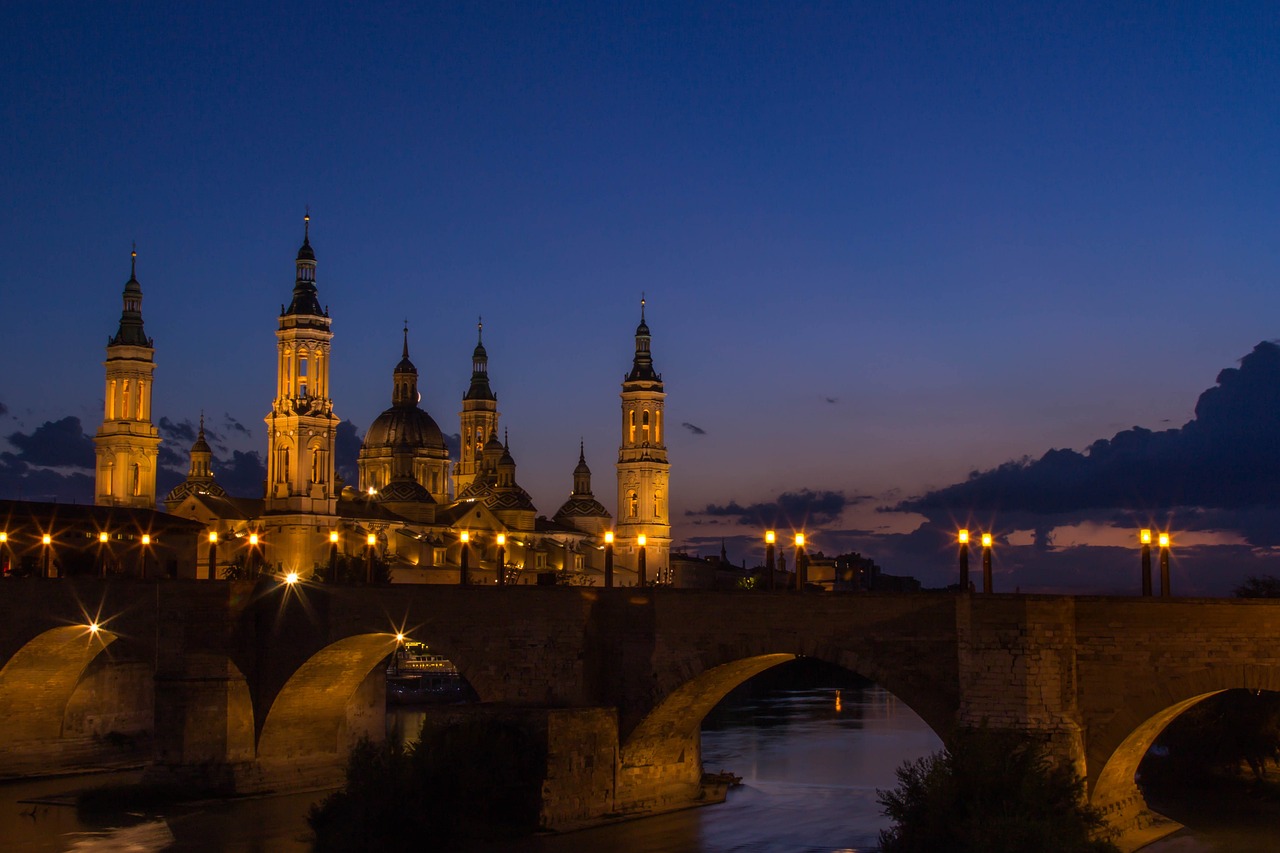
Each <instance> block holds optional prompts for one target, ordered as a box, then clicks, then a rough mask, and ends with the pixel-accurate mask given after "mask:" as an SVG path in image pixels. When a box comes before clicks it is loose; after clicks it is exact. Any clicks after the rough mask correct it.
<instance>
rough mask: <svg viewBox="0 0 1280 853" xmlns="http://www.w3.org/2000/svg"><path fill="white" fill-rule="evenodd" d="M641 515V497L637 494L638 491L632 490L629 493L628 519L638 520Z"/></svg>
mask: <svg viewBox="0 0 1280 853" xmlns="http://www.w3.org/2000/svg"><path fill="white" fill-rule="evenodd" d="M639 514H640V497H639V496H638V495H637V494H636V490H635V489H632V490H630V491H629V492H627V517H628V518H636V517H637V516H638V515H639Z"/></svg>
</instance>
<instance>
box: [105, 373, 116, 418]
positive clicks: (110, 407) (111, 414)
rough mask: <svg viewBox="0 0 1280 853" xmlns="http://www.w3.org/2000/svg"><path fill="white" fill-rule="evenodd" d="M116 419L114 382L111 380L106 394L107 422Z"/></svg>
mask: <svg viewBox="0 0 1280 853" xmlns="http://www.w3.org/2000/svg"><path fill="white" fill-rule="evenodd" d="M115 417H116V381H115V380H114V379H112V380H111V385H110V387H109V389H108V392H107V420H109V421H112V420H115Z"/></svg>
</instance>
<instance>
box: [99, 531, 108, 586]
mask: <svg viewBox="0 0 1280 853" xmlns="http://www.w3.org/2000/svg"><path fill="white" fill-rule="evenodd" d="M110 541H111V534H110V533H108V532H107V531H105V530H99V531H98V564H99V565H98V577H100V578H105V577H106V576H107V547H108V546H107V543H109V542H110Z"/></svg>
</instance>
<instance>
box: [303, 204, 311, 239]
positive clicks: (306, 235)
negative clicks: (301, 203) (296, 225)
mask: <svg viewBox="0 0 1280 853" xmlns="http://www.w3.org/2000/svg"><path fill="white" fill-rule="evenodd" d="M302 242H304V243H310V242H311V205H307V207H306V212H305V213H304V214H303V215H302Z"/></svg>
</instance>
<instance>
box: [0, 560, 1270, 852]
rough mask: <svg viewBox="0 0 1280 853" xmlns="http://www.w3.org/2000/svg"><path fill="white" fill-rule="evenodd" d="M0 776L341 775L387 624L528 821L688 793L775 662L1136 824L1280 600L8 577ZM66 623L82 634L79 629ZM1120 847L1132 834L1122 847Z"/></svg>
mask: <svg viewBox="0 0 1280 853" xmlns="http://www.w3.org/2000/svg"><path fill="white" fill-rule="evenodd" d="M3 587H4V593H5V594H4V595H3V596H0V718H3V719H5V721H6V726H5V727H3V728H2V729H0V776H21V775H30V774H33V773H37V772H41V771H44V772H56V771H68V770H75V769H79V768H84V767H87V766H104V765H110V764H112V763H113V762H115V763H119V762H121V761H127V760H139V757H140V756H145V759H146V760H147V761H148V768H149V769H148V772H149V775H150V776H151V777H152V778H154V779H166V780H175V781H180V782H183V783H187V784H192V785H196V786H199V787H202V788H206V789H213V790H222V791H226V792H233V791H234V792H247V791H266V790H275V791H284V790H300V789H306V788H318V787H323V786H326V785H332V784H335V783H337V782H339V781H340V779H341V775H342V768H343V766H344V763H345V760H346V756H347V754H348V752H349V751H350V748H351V746H352V745H353V744H354V743H355V742H356V741H357V740H358V739H360V738H361V737H370V738H373V739H375V740H376V739H380V738H381V737H383V735H384V731H385V705H384V703H385V695H386V694H385V680H384V673H385V668H384V666H383V664H384V662H385V661H386V659H387V657H388V655H390V654H391V653H392V652H393V651H394V650H395V648H396V646H397V642H398V641H397V635H398V634H402V635H404V636H407V637H410V638H412V639H415V640H420V641H422V642H425V643H427V644H428V645H429V646H430V647H431V648H432V650H433V651H434V652H437V653H439V654H442V655H444V656H445V657H447V658H449V659H450V660H452V661H453V662H454V664H455V665H456V666H457V667H458V669H459V671H460V672H461V673H462V675H463V676H464V677H465V678H466V680H467V681H468V683H469V684H470V685H471V687H472V688H473V689H474V690H475V692H476V694H477V695H478V696H479V698H480V700H481V701H480V703H479V704H477V705H475V706H470V707H466V708H453V709H449V710H448V711H447V712H442V713H441V714H439V715H436V716H435V717H434V718H433V722H432V724H431V725H432V726H434V727H436V730H442V729H441V727H443V728H445V729H447V727H449V726H451V725H463V724H466V725H470V726H473V727H474V726H475V725H477V724H479V725H482V726H483V725H492V726H495V727H499V728H502V729H503V730H504V731H515V730H518V732H519V739H518V740H519V742H521V743H532V744H535V745H536V748H537V752H538V754H539V755H540V756H542V758H541V759H540V760H541V762H542V763H541V764H540V765H539V767H538V768H537V770H536V775H537V777H538V778H537V779H536V780H534V783H535V784H536V786H537V791H538V797H539V798H540V803H541V815H540V819H541V822H542V825H543V826H545V827H547V828H551V829H556V828H567V827H573V826H580V825H584V824H589V823H592V822H597V821H600V820H606V819H611V818H615V817H619V816H627V815H640V814H653V813H657V812H661V811H666V810H671V809H676V808H683V807H687V806H690V805H696V804H697V803H699V802H701V800H700V797H701V796H702V787H701V784H700V783H701V772H702V767H701V755H700V728H701V722H702V719H703V717H704V716H705V715H706V714H707V712H708V711H710V709H711V708H712V707H714V705H715V704H716V703H717V702H718V701H719V700H720V699H721V698H723V696H724V695H725V694H726V693H728V692H729V691H730V690H732V689H733V688H734V687H736V686H737V685H739V684H741V683H742V682H744V681H746V680H747V679H749V678H751V677H752V676H753V675H755V674H757V673H759V672H761V671H763V670H765V669H767V668H769V667H772V666H776V665H778V664H779V663H781V662H784V661H786V660H790V659H792V658H794V657H796V656H798V655H804V656H809V657H815V658H818V659H821V660H824V661H828V662H830V663H833V664H836V665H838V666H842V667H845V668H847V669H849V670H851V671H853V672H856V673H858V674H860V675H863V676H865V677H867V678H870V679H871V680H873V681H875V682H877V683H878V684H880V685H881V686H882V687H884V688H885V689H886V690H888V691H889V692H891V693H893V694H894V695H895V696H896V697H898V699H900V700H901V701H902V702H904V703H905V704H906V705H908V706H909V707H910V708H912V709H913V710H914V711H915V712H916V713H917V714H919V715H920V716H921V717H922V718H923V719H924V721H925V722H926V723H928V724H929V725H930V726H931V727H932V728H933V729H934V730H935V731H936V732H937V733H938V734H939V735H940V736H941V737H942V738H943V740H944V741H945V740H946V739H947V738H948V737H949V736H950V734H951V733H952V732H953V731H955V729H956V728H957V727H959V726H971V725H986V726H988V727H992V728H1009V729H1018V730H1022V731H1028V732H1032V733H1035V734H1037V735H1038V736H1040V737H1043V738H1044V740H1045V741H1046V743H1048V744H1049V745H1050V747H1051V749H1052V751H1053V753H1054V754H1055V755H1057V756H1059V758H1060V760H1062V761H1066V762H1070V763H1071V764H1072V765H1073V766H1074V767H1075V768H1076V769H1077V770H1078V771H1079V772H1080V774H1081V776H1082V777H1083V778H1084V779H1085V781H1086V786H1087V787H1086V791H1087V796H1088V797H1089V799H1090V800H1091V801H1092V802H1093V803H1094V804H1095V805H1097V806H1099V807H1100V808H1102V809H1104V810H1105V811H1106V813H1107V815H1108V817H1109V819H1110V820H1111V821H1112V822H1113V825H1115V826H1116V827H1119V828H1122V829H1129V830H1135V829H1136V830H1141V829H1142V828H1143V825H1144V824H1145V823H1150V822H1152V821H1153V820H1155V818H1154V817H1153V816H1152V815H1151V814H1150V813H1149V810H1148V809H1147V808H1146V803H1145V802H1144V801H1143V799H1142V796H1141V793H1140V791H1139V790H1138V788H1137V786H1136V784H1135V781H1134V777H1135V773H1136V770H1137V764H1138V762H1139V761H1140V760H1141V757H1142V755H1143V754H1144V753H1145V751H1146V749H1147V747H1148V746H1149V745H1150V743H1151V742H1152V740H1153V739H1154V738H1155V736H1156V735H1157V734H1158V733H1159V732H1160V731H1161V730H1162V729H1163V727H1164V726H1165V725H1166V724H1167V723H1168V722H1169V721H1170V720H1171V719H1173V718H1174V717H1175V716H1176V715H1177V714H1179V713H1181V712H1182V711H1183V710H1185V709H1186V708H1188V707H1190V706H1191V705H1192V704H1194V703H1195V702H1197V701H1200V700H1201V699H1203V698H1204V697H1206V696H1209V695H1212V694H1213V693H1215V692H1219V691H1221V690H1226V689H1230V688H1233V687H1244V688H1249V689H1255V690H1276V689H1280V603H1271V602H1259V601H1237V600H1227V601H1222V600H1187V599H1172V600H1168V599H1166V600H1162V599H1140V598H1091V597H1066V596H1029V595H994V596H981V595H973V594H963V595H948V594H936V595H935V594H859V595H830V594H823V595H797V594H794V593H776V594H775V593H761V592H745V591H742V592H738V591H733V592H731V591H723V592H720V591H694V590H671V589H656V590H644V591H637V590H634V589H612V590H602V589H591V588H587V589H580V588H568V587H553V588H537V587H516V588H509V589H497V588H454V587H448V588H442V587H404V586H396V587H368V588H348V587H342V588H327V587H315V586H311V585H295V586H288V585H285V584H281V583H278V582H275V581H270V580H264V581H261V582H259V583H257V584H250V583H234V582H217V581H214V582H210V581H190V582H187V581H170V582H151V583H147V582H129V581H125V582H120V581H110V582H104V581H87V580H79V579H66V580H58V581H40V580H22V581H16V580H14V581H6V582H4V584H3ZM90 626H97V627H96V630H92V629H91V627H90ZM1134 837H1136V836H1134Z"/></svg>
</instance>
